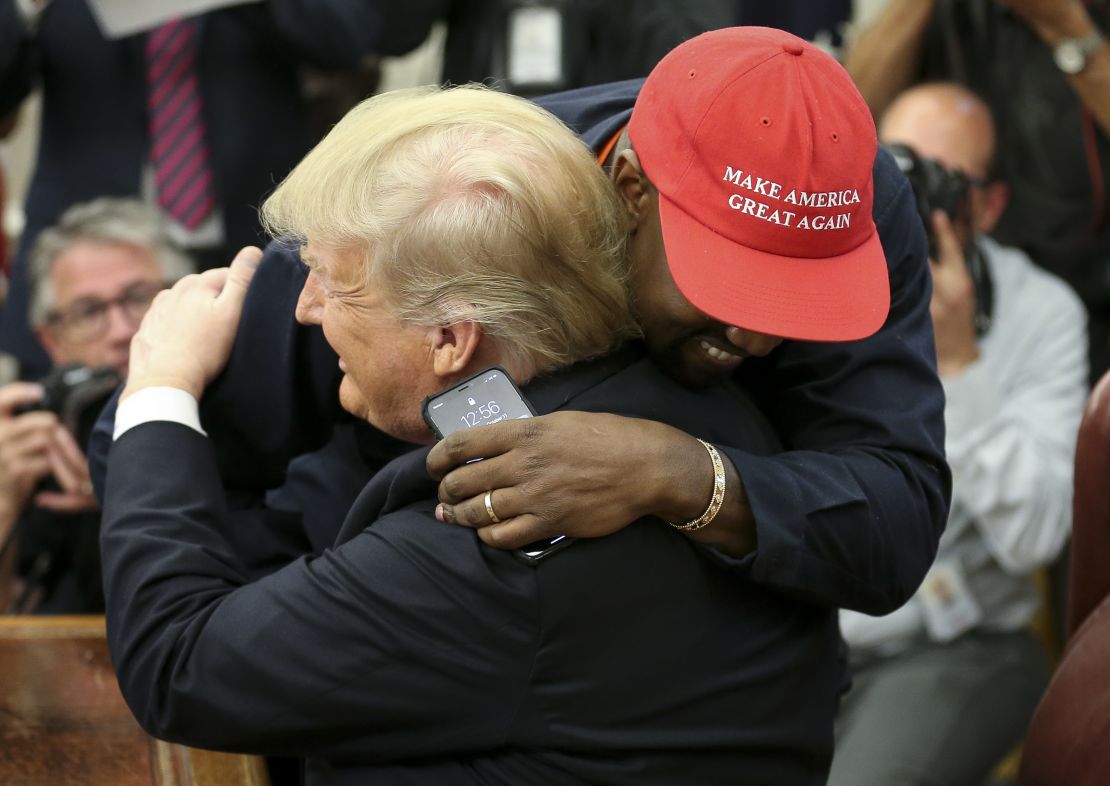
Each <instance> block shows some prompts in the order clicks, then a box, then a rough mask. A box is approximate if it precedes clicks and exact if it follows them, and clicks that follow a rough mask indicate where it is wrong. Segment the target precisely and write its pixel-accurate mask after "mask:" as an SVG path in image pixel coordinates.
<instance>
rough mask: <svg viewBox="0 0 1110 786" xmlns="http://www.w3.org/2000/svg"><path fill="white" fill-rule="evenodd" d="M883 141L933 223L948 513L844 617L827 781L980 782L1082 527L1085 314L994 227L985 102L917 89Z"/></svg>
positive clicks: (1033, 665)
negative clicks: (1046, 581)
mask: <svg viewBox="0 0 1110 786" xmlns="http://www.w3.org/2000/svg"><path fill="white" fill-rule="evenodd" d="M879 137H880V140H881V141H882V142H883V143H884V144H887V145H889V146H891V147H892V148H893V150H892V152H894V154H895V156H896V158H900V159H901V161H902V162H906V163H903V168H904V169H905V170H906V174H907V176H908V177H909V179H910V182H911V183H912V184H913V186H914V191H915V194H916V196H917V198H918V203H919V208H920V210H921V212H922V214H923V220H925V221H926V226H927V228H928V229H929V235H930V247H931V257H932V259H931V269H932V274H933V296H932V302H931V305H930V310H931V312H932V316H933V322H934V327H935V335H936V350H937V366H938V369H939V372H940V375H941V379H942V381H943V383H944V388H945V394H946V398H947V403H946V405H945V425H946V430H947V437H946V443H945V448H946V451H947V455H948V462H949V464H950V466H951V468H952V475H953V492H952V508H951V513H950V515H949V520H948V525H947V529H946V531H945V533H944V535H943V537H942V538H941V541H940V548H939V551H938V553H937V558H936V560H935V562H934V564H933V566H932V568H931V569H930V571H929V573H928V575H927V576H926V578H925V581H924V582H923V583H922V586H921V588H920V589H919V590H918V591H917V593H916V594H915V595H914V596H913V597H912V598H911V599H910V601H909V602H908V603H906V604H905V605H904V606H902V607H901V608H900V609H898V610H897V611H895V612H893V613H892V614H889V615H887V616H884V617H878V618H876V617H866V616H864V615H862V614H859V613H856V612H849V611H842V612H841V616H840V622H841V629H842V633H843V635H844V638H845V640H846V641H847V642H848V645H849V648H850V653H851V670H852V674H853V686H852V689H851V691H850V692H849V693H848V694H847V695H846V697H845V700H844V702H843V703H842V705H841V712H840V716H839V718H838V722H837V741H836V754H835V756H834V759H833V766H832V772H831V775H830V779H829V783H830V784H831V785H832V786H846V785H848V784H850V785H851V786H869V784H876V785H878V784H884V785H885V784H890V783H899V784H909V785H910V786H912V785H913V784H919V783H920V784H924V783H945V784H951V786H960V785H961V784H968V786H972V784H974V786H979V784H982V783H983V782H984V781H985V780H986V778H987V776H988V774H989V773H990V771H991V769H992V768H993V766H994V765H995V764H996V763H997V762H998V761H999V760H1001V759H1002V757H1003V756H1005V754H1006V753H1007V752H1008V751H1009V750H1010V749H1011V748H1012V747H1013V745H1014V744H1015V743H1016V742H1017V741H1018V740H1019V739H1020V738H1021V736H1022V734H1023V733H1024V731H1025V727H1026V725H1027V723H1028V721H1029V718H1030V716H1031V714H1032V712H1033V709H1034V707H1035V706H1036V703H1037V701H1038V699H1039V698H1040V694H1041V692H1042V690H1043V688H1044V686H1045V684H1046V682H1047V664H1046V662H1045V657H1044V653H1043V652H1042V649H1041V646H1040V644H1039V642H1038V641H1037V640H1036V639H1035V637H1034V636H1033V635H1032V633H1031V631H1030V629H1029V622H1030V619H1031V618H1032V616H1033V614H1034V612H1035V611H1036V609H1037V607H1038V605H1039V603H1040V596H1039V593H1038V591H1037V588H1036V586H1035V584H1034V582H1033V579H1032V576H1031V574H1032V573H1033V572H1034V571H1035V570H1037V569H1038V568H1040V567H1042V566H1044V565H1046V564H1047V563H1049V562H1051V561H1052V560H1053V559H1054V558H1055V557H1056V556H1057V554H1058V553H1059V551H1060V549H1061V547H1062V546H1063V544H1064V542H1065V541H1066V539H1067V536H1068V532H1069V530H1070V526H1071V485H1072V457H1073V454H1074V448H1075V437H1076V432H1077V429H1078V426H1079V419H1080V416H1081V414H1082V410H1083V404H1084V401H1085V397H1086V378H1087V362H1086V357H1087V339H1086V333H1085V320H1086V317H1085V314H1084V311H1083V306H1082V304H1081V303H1080V302H1079V299H1078V298H1077V296H1076V295H1075V293H1074V292H1072V290H1071V289H1070V288H1069V287H1068V286H1067V285H1066V284H1064V283H1063V282H1062V281H1061V280H1059V279H1058V278H1056V277H1055V276H1053V275H1051V274H1049V273H1046V272H1044V271H1043V270H1042V269H1040V268H1039V267H1036V266H1035V265H1034V264H1033V261H1032V260H1031V259H1030V258H1029V257H1028V256H1027V255H1026V254H1025V253H1024V252H1022V251H1020V250H1018V249H1015V248H1011V247H1007V246H1003V245H1000V244H999V243H996V242H995V241H993V240H992V239H991V238H989V237H988V236H987V235H986V233H987V232H989V231H990V230H991V229H992V228H993V226H994V223H995V222H996V221H997V220H998V217H999V216H1000V215H1001V214H1002V211H1003V209H1004V208H1005V206H1006V200H1007V197H1008V193H1007V189H1008V187H1007V185H1006V184H1004V183H1001V182H997V181H994V182H992V181H991V176H992V170H993V162H992V159H993V155H994V139H995V136H994V123H993V120H992V118H991V113H990V110H989V109H988V107H987V106H986V105H985V104H984V103H983V102H982V101H981V100H980V99H979V98H978V97H977V96H975V95H974V94H973V93H971V92H970V91H969V90H967V89H966V88H963V87H960V86H958V85H955V84H949V83H934V84H928V85H922V86H920V87H917V88H913V89H911V90H909V91H906V92H905V93H903V94H902V95H901V96H900V97H899V98H898V99H897V100H896V101H895V102H894V103H893V104H892V105H891V107H890V109H889V110H888V111H887V113H886V114H885V115H884V116H883V118H882V121H881V123H880V126H879ZM896 146H904V147H903V148H900V147H896ZM909 707H912V708H913V709H912V712H907V711H906V710H907V708H909Z"/></svg>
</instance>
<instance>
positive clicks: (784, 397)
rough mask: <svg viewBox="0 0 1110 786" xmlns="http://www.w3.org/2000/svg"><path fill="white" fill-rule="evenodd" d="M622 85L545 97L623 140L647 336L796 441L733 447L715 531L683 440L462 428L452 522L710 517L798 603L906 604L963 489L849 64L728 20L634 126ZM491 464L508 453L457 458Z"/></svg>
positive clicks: (921, 255)
mask: <svg viewBox="0 0 1110 786" xmlns="http://www.w3.org/2000/svg"><path fill="white" fill-rule="evenodd" d="M614 87H615V86H614ZM628 87H629V88H630V89H626V90H625V95H622V96H620V97H619V98H614V97H613V93H614V92H617V91H614V90H613V89H612V88H611V87H608V86H603V87H601V88H597V89H596V90H595V91H594V94H590V91H576V93H577V94H575V93H568V94H565V97H560V96H555V97H552V98H551V99H549V100H548V106H549V108H551V109H552V110H553V111H554V112H555V113H556V114H557V115H560V116H562V117H568V116H572V115H573V112H574V110H575V109H576V108H577V107H578V106H580V105H583V104H586V105H589V106H590V107H591V108H590V109H586V110H582V109H579V110H578V111H579V112H580V113H581V114H582V115H583V116H584V117H586V118H588V119H584V120H581V121H580V122H579V123H578V124H577V125H578V128H579V131H580V132H583V126H587V129H586V130H585V133H584V136H585V137H586V138H587V139H588V140H589V141H592V142H595V143H596V142H597V141H598V140H597V138H596V136H595V137H594V138H593V139H591V134H592V133H595V132H594V130H593V128H595V127H596V128H599V129H603V132H602V134H603V135H604V134H609V135H614V134H615V135H616V136H617V137H619V141H617V142H616V143H615V144H614V145H612V146H611V148H612V149H611V151H610V152H609V154H608V163H610V164H611V169H612V177H613V180H614V182H615V184H616V186H617V188H618V190H619V191H620V193H621V195H622V196H623V197H624V200H625V204H626V207H627V209H628V211H629V214H630V217H631V224H632V239H631V247H630V252H631V257H632V281H631V284H632V288H633V291H634V294H635V301H636V305H637V311H638V319H639V321H640V324H641V326H642V328H643V329H644V333H645V338H646V341H647V343H648V344H649V346H650V347H651V349H652V351H653V355H654V356H655V358H656V360H657V362H659V363H660V364H661V365H662V366H663V367H664V368H665V369H666V370H667V372H668V373H669V374H670V375H671V376H673V377H675V378H677V379H679V380H680V381H681V382H683V383H684V384H687V385H690V386H703V385H707V384H710V383H712V382H715V381H720V380H722V379H725V378H728V377H730V376H734V377H735V378H736V379H738V380H741V381H742V382H743V383H744V385H745V387H748V388H749V389H754V390H756V391H758V393H759V394H760V395H761V396H762V402H763V406H764V410H765V411H766V412H768V414H769V415H770V417H771V419H772V422H773V423H774V424H775V426H776V429H777V430H778V432H779V433H780V435H782V436H783V439H784V442H785V443H786V445H787V447H788V448H791V450H789V451H788V452H786V453H783V454H781V455H779V456H775V457H769V458H768V457H753V456H750V455H747V454H746V453H745V452H743V451H733V450H729V449H728V448H727V447H726V448H725V449H724V450H723V451H722V454H724V455H725V456H726V461H725V462H724V463H725V468H726V471H727V482H726V484H725V499H724V503H723V505H721V506H720V508H719V510H718V511H717V512H716V515H715V520H714V521H713V525H712V526H704V525H705V524H708V523H709V522H706V521H705V520H704V517H700V516H699V514H701V513H702V512H703V511H705V510H707V505H706V501H707V500H709V499H710V498H711V496H712V491H713V478H714V475H713V471H712V467H711V464H710V461H709V456H707V455H706V452H705V450H704V449H703V448H701V446H700V445H699V444H698V442H697V441H696V440H693V439H692V438H690V437H689V436H687V435H685V434H681V433H679V432H677V431H675V430H673V429H668V428H666V427H663V426H660V425H658V424H655V423H651V422H647V421H643V420H635V419H625V418H615V417H607V416H603V415H586V414H579V413H560V414H558V415H555V416H552V417H548V418H540V419H537V420H535V421H532V422H529V423H527V424H523V423H509V424H504V425H497V426H494V427H491V428H488V429H482V430H480V431H477V432H460V433H457V434H455V435H452V436H451V437H449V438H448V439H446V440H444V441H443V442H442V443H441V444H440V445H439V446H438V447H437V448H436V449H435V450H433V452H432V454H431V456H430V458H429V469H430V470H432V472H433V474H436V475H446V478H445V480H444V481H443V482H442V483H441V485H440V493H441V498H442V500H443V502H444V503H445V504H444V505H443V506H441V508H440V511H439V515H440V517H441V518H443V519H445V520H448V521H453V522H456V523H460V524H466V525H469V526H476V527H480V528H481V529H480V534H481V536H482V538H483V539H484V540H485V541H486V542H487V543H491V544H494V545H499V546H503V547H507V548H512V547H517V546H520V545H522V544H525V543H530V542H532V541H534V540H537V539H539V538H543V537H549V536H554V535H557V534H563V533H568V534H571V535H575V536H579V537H582V536H595V535H603V534H606V533H609V532H612V531H614V530H616V529H619V528H620V527H621V526H623V525H624V524H625V523H626V520H627V517H628V513H629V511H634V512H636V513H643V512H651V513H654V514H656V515H658V516H660V517H661V518H664V519H666V520H668V521H671V522H677V523H679V524H681V523H683V522H697V523H698V526H697V527H696V528H692V529H690V530H688V531H687V534H689V535H690V536H691V537H693V538H694V539H696V540H699V541H702V542H705V543H710V544H712V545H715V546H717V547H719V548H722V549H724V550H725V551H727V552H728V553H730V554H732V555H734V556H737V557H741V558H743V559H744V563H743V564H744V565H745V570H746V571H748V573H747V574H746V575H748V576H749V577H750V578H752V579H753V580H755V581H758V582H761V583H765V584H770V585H772V586H775V587H776V588H777V589H779V590H781V591H784V592H787V593H789V594H791V595H793V596H797V597H801V598H804V599H806V600H811V601H815V602H818V603H820V604H822V605H830V606H841V607H846V608H853V609H857V610H860V611H864V612H868V613H883V612H888V611H891V610H893V609H895V608H897V607H898V606H899V605H901V604H902V603H903V602H904V601H905V600H906V598H908V597H909V595H911V594H912V592H913V590H914V589H915V588H916V587H917V585H918V583H919V582H920V581H921V579H922V577H923V576H924V575H925V572H926V570H927V569H928V566H929V564H930V562H931V560H932V556H933V554H934V552H935V549H936V544H937V539H938V538H939V536H940V533H941V531H942V529H943V526H944V521H945V519H946V516H947V500H948V494H949V489H950V477H949V474H948V470H947V467H946V466H945V464H944V460H943V449H942V442H943V438H942V433H943V424H942V409H943V397H942V395H941V392H940V385H939V383H938V381H937V379H936V376H935V366H934V357H933V342H932V325H931V320H930V317H929V311H928V303H929V287H930V283H929V272H928V268H927V265H926V262H925V243H924V235H923V233H922V230H921V228H920V222H919V221H918V220H917V219H916V217H915V213H914V206H913V205H914V202H913V197H912V193H911V190H910V187H909V184H908V183H907V182H906V181H905V179H904V178H903V177H901V175H900V174H899V173H898V172H897V171H896V166H895V164H894V163H893V162H892V161H891V159H890V158H889V157H888V156H887V155H886V154H885V153H882V154H880V155H879V157H878V158H876V136H875V129H874V125H873V123H872V121H871V117H870V114H869V112H868V110H867V107H866V105H865V104H864V103H863V101H862V99H861V98H860V96H859V94H858V92H857V91H856V89H855V87H854V86H853V85H852V83H851V80H850V79H849V78H848V76H847V74H846V73H845V72H844V70H843V69H842V68H841V67H840V66H839V65H838V64H837V63H836V62H835V61H833V60H832V58H830V57H828V56H827V55H825V54H823V53H822V52H820V51H819V50H817V49H816V48H815V47H813V46H811V45H809V44H806V43H804V42H802V41H801V40H799V39H797V38H795V37H793V36H790V35H787V34H785V33H782V32H779V31H775V30H769V29H760V28H732V29H729V30H720V31H715V32H711V33H706V34H705V35H702V36H699V37H698V38H695V39H692V40H691V41H688V42H687V43H685V44H683V45H682V46H680V47H678V48H677V49H675V50H674V51H673V52H672V53H671V54H669V55H668V56H667V57H666V58H664V60H663V61H662V62H661V63H660V64H659V65H658V66H657V67H656V69H655V70H654V71H653V72H652V74H651V75H650V76H649V77H648V79H647V81H646V82H645V83H644V85H643V88H642V90H640V91H639V95H638V97H636V98H635V109H634V110H633V111H632V113H631V121H630V122H629V123H628V126H627V130H626V132H623V133H622V129H623V126H624V119H626V118H627V113H625V114H624V115H623V116H622V115H621V114H620V98H628V99H630V98H631V97H634V96H635V95H636V92H635V87H636V85H635V84H633V85H629V86H628ZM626 105H627V104H626ZM593 107H598V109H593ZM597 115H602V116H603V119H599V118H598V117H597ZM572 125H575V123H574V122H572ZM590 126H592V127H590ZM876 195H878V198H876ZM873 216H874V219H873ZM876 221H877V222H878V225H879V231H878V232H876ZM884 251H885V254H884ZM892 293H893V297H892ZM783 339H791V340H790V341H786V342H785V343H783ZM860 339H863V340H860ZM814 342H820V343H814ZM841 342H851V343H841ZM629 393H630V395H634V394H635V392H634V391H630V392H629ZM478 456H483V457H504V458H505V459H506V460H504V461H489V460H488V461H484V462H481V463H477V464H467V463H466V462H468V461H469V460H470V459H472V458H475V457H478ZM490 489H492V490H493V493H492V495H491V501H492V502H493V505H494V509H495V511H496V514H497V517H498V518H499V519H500V523H496V524H491V521H490V516H489V513H488V510H487V509H486V507H485V505H484V494H485V492H486V491H487V490H490ZM709 507H710V509H711V508H712V505H710V506H709ZM703 527H704V528H703Z"/></svg>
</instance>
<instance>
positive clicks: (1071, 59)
mask: <svg viewBox="0 0 1110 786" xmlns="http://www.w3.org/2000/svg"><path fill="white" fill-rule="evenodd" d="M1105 40H1106V39H1105V38H1103V36H1102V33H1101V32H1099V31H1098V30H1095V31H1093V32H1091V33H1089V34H1088V35H1085V36H1083V37H1082V38H1065V39H1063V40H1062V41H1060V42H1059V43H1057V44H1056V46H1054V47H1053V48H1052V59H1053V60H1055V61H1056V67H1057V68H1059V69H1060V70H1061V71H1063V72H1064V73H1065V74H1068V75H1069V76H1075V75H1076V74H1079V73H1082V72H1083V69H1084V68H1086V67H1087V63H1088V62H1090V60H1091V57H1092V56H1093V55H1094V53H1095V52H1096V51H1097V50H1098V48H1099V47H1100V46H1102V42H1103V41H1105Z"/></svg>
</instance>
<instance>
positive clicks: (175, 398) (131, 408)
mask: <svg viewBox="0 0 1110 786" xmlns="http://www.w3.org/2000/svg"><path fill="white" fill-rule="evenodd" d="M155 421H162V422H169V423H180V424H181V425H183V426H188V427H189V428H191V429H193V430H194V431H196V432H199V433H200V434H204V436H208V434H207V433H206V432H205V430H204V429H202V428H201V427H200V408H199V407H198V406H197V400H196V399H195V398H193V396H192V394H191V393H186V392H185V391H184V390H181V389H180V388H170V387H155V388H143V389H142V390H139V391H137V392H135V393H132V394H131V395H130V396H128V397H127V398H125V399H124V400H123V401H121V402H120V404H119V407H118V408H117V409H116V422H115V427H114V429H113V431H112V440H113V441H115V440H117V439H119V438H120V437H121V436H123V434H124V432H126V431H130V430H131V429H133V428H135V426H140V425H142V424H143V423H152V422H155Z"/></svg>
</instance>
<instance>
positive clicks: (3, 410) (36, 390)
mask: <svg viewBox="0 0 1110 786" xmlns="http://www.w3.org/2000/svg"><path fill="white" fill-rule="evenodd" d="M42 397H43V389H42V385H39V384H36V383H33V382H12V383H11V384H9V385H4V386H3V387H0V416H3V417H11V416H12V415H14V414H15V411H16V410H17V409H20V408H21V407H25V406H27V405H28V404H35V403H37V402H39V401H42Z"/></svg>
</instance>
